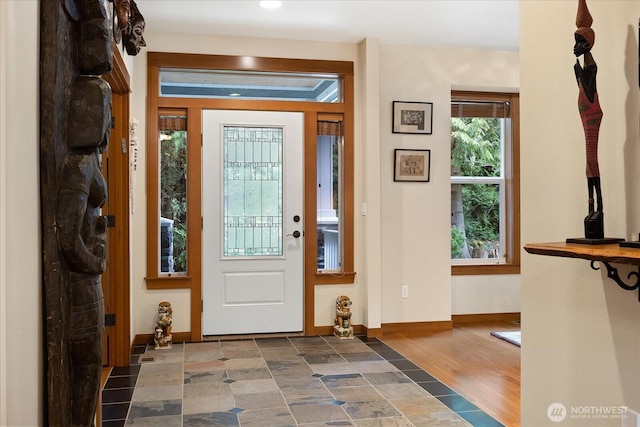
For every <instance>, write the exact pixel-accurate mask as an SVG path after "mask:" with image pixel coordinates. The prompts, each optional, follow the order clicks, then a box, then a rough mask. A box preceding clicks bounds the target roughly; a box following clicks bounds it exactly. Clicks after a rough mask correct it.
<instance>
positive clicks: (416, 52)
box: [132, 33, 519, 334]
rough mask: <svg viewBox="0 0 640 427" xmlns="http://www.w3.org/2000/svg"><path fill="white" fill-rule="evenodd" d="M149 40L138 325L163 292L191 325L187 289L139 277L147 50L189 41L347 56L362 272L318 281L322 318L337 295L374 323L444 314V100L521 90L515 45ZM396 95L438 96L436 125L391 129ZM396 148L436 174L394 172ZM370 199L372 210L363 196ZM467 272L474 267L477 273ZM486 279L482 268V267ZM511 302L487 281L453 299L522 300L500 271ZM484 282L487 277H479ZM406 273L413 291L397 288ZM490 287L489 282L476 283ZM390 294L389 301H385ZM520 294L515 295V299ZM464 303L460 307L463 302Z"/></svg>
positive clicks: (138, 96) (141, 90)
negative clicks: (454, 92)
mask: <svg viewBox="0 0 640 427" xmlns="http://www.w3.org/2000/svg"><path fill="white" fill-rule="evenodd" d="M145 39H146V40H147V45H148V46H147V48H146V49H144V50H143V51H141V53H140V54H139V55H138V56H137V57H136V58H135V60H134V75H133V80H134V93H133V105H132V116H133V117H135V118H136V119H138V120H139V121H140V124H139V126H138V129H139V132H138V133H139V143H140V155H139V160H138V170H137V172H136V175H137V177H136V185H135V190H134V191H135V213H134V225H133V233H134V237H133V242H134V248H133V249H134V262H133V269H134V271H133V277H134V279H133V283H132V287H133V301H134V302H135V318H134V331H135V334H148V333H150V330H151V327H152V324H153V323H152V321H153V316H154V313H155V310H156V307H157V304H158V302H159V301H161V300H163V299H167V300H169V301H171V302H172V304H173V307H174V331H176V332H179V331H188V330H190V324H189V319H190V307H189V291H185V290H182V291H156V290H154V291H150V290H147V289H146V286H145V283H144V276H145V271H144V268H145V267H144V266H145V259H146V248H145V241H146V226H145V214H146V213H145V210H146V206H145V202H144V194H145V185H146V184H145V178H144V176H145V156H144V146H145V143H146V142H145V136H144V129H145V104H144V102H145V92H146V52H153V51H166V52H191V53H211V54H223V55H257V56H271V57H293V58H311V59H331V60H346V61H353V62H354V63H355V70H356V94H355V95H356V135H355V143H356V147H355V152H356V164H355V174H356V178H355V205H356V209H355V212H356V218H355V239H356V254H355V263H356V272H357V276H356V284H355V285H336V286H317V287H316V289H315V301H316V303H315V324H316V326H327V325H331V324H332V323H333V317H334V316H333V307H334V305H333V302H334V301H335V297H336V295H340V294H343V293H344V294H347V295H349V296H350V297H351V298H352V300H353V301H354V305H353V306H352V310H353V312H354V316H353V318H352V321H353V322H354V323H355V324H364V325H366V326H368V327H369V328H379V327H380V325H381V323H395V322H422V321H443V320H444V321H448V320H450V318H451V310H452V287H451V276H450V267H449V256H450V250H449V247H450V243H449V221H450V202H449V200H450V183H449V158H450V154H449V103H450V91H451V89H452V88H454V89H471V88H475V89H482V90H498V89H500V90H516V91H517V88H518V86H519V81H518V78H519V75H518V54H517V52H496V51H473V50H460V49H429V48H414V47H402V46H385V45H380V44H379V42H378V41H377V40H375V39H365V40H363V41H362V42H361V43H359V44H352V43H323V42H303V41H290V40H271V39H252V38H238V37H211V36H197V35H184V34H157V33H156V34H145ZM393 100H405V101H410V100H415V101H430V102H433V103H434V134H433V135H430V136H416V135H398V134H392V133H391V128H390V124H391V103H392V101H393ZM394 148H431V149H432V179H431V182H430V183H428V184H418V183H403V184H400V183H394V182H393V179H392V171H393V163H392V153H393V149H394ZM363 203H366V204H367V214H366V216H365V215H361V214H360V212H361V206H362V204H363ZM470 280H472V279H470ZM483 280H487V279H486V278H483ZM501 280H502V281H503V283H505V284H504V286H503V287H502V288H501V290H502V291H504V292H507V293H508V294H509V302H508V303H506V304H502V303H501V302H496V301H495V300H494V298H493V297H492V296H490V295H488V292H480V294H481V295H483V296H484V299H483V298H481V299H480V302H482V301H485V302H486V303H482V304H480V305H479V306H477V307H475V308H474V305H473V301H478V299H472V298H474V297H473V296H470V295H471V294H469V293H465V292H456V293H455V294H454V295H455V296H456V299H458V298H459V299H460V301H459V303H457V304H458V305H459V306H460V307H464V309H463V310H471V311H470V312H472V313H478V312H486V311H484V310H492V311H493V312H507V311H518V309H519V306H518V303H517V301H518V300H519V278H518V276H509V278H501ZM483 283H484V282H483ZM402 284H406V285H409V288H410V291H409V294H410V297H409V298H408V299H404V300H403V299H401V298H400V286H401V285H402ZM480 286H482V289H487V290H491V289H493V287H492V285H484V284H482V285H480ZM381 301H384V304H383V303H382V302H381ZM514 301H515V302H514ZM466 313H469V312H465V313H459V314H466Z"/></svg>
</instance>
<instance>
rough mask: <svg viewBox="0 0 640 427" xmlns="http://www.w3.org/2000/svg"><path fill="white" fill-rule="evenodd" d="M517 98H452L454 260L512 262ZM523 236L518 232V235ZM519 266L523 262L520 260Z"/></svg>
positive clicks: (485, 95) (471, 94) (466, 94)
mask: <svg viewBox="0 0 640 427" xmlns="http://www.w3.org/2000/svg"><path fill="white" fill-rule="evenodd" d="M513 100H514V98H513V94H489V93H475V92H464V93H456V92H454V93H452V97H451V259H452V264H453V265H454V266H456V265H501V264H509V263H510V262H512V261H513V253H512V252H514V244H513V237H514V230H513V226H514V224H513V221H512V218H513V216H512V215H510V213H512V212H514V206H513V204H514V201H516V200H519V198H514V194H513V192H514V188H513V180H512V179H511V178H512V177H513V176H514V162H513V160H514V159H513V155H512V152H513V144H514V138H513V136H514V132H513V128H514V127H513V117H512V113H513V108H512V103H513ZM515 100H516V102H517V94H515ZM518 234H519V231H518ZM518 263H519V258H518Z"/></svg>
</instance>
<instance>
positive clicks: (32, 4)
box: [0, 0, 44, 426]
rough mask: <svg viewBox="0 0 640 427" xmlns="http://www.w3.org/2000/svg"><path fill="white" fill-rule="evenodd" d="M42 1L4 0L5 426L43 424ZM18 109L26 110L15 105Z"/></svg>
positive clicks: (0, 322)
mask: <svg viewBox="0 0 640 427" xmlns="http://www.w3.org/2000/svg"><path fill="white" fill-rule="evenodd" d="M39 24H40V20H39V10H38V2H36V1H34V0H31V1H17V0H15V1H0V425H3V426H4V425H7V426H9V425H10V426H36V425H42V412H43V409H42V408H43V403H42V387H43V375H44V374H43V363H44V362H43V346H42V340H43V336H42V333H43V331H42V326H41V325H42V316H41V310H42V304H41V297H40V294H41V280H40V272H41V268H40V262H41V261H40V260H41V249H40V232H39V231H40V206H39V200H40V193H39V187H38V183H39V175H38V173H39V166H38V156H39V154H38V117H39V115H38V61H39V57H38V49H37V46H38V44H39V40H38V34H39V32H38V28H39ZM16 107H19V108H16Z"/></svg>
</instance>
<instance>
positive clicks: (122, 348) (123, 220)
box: [104, 43, 131, 366]
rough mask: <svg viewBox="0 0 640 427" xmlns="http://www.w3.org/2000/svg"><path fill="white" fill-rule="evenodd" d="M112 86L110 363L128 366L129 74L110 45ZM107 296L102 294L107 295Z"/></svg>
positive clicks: (129, 320) (129, 350) (115, 48)
mask: <svg viewBox="0 0 640 427" xmlns="http://www.w3.org/2000/svg"><path fill="white" fill-rule="evenodd" d="M104 78H105V80H107V81H108V82H109V84H110V85H111V91H112V101H111V102H112V116H113V118H114V119H115V122H114V124H115V127H114V128H113V129H112V130H111V136H110V138H109V168H110V171H109V177H108V182H107V185H108V189H109V196H108V197H109V203H110V209H111V212H109V214H110V215H114V216H115V218H116V227H115V229H114V232H113V233H111V238H110V240H109V254H108V266H109V280H110V283H109V285H110V286H109V287H108V289H109V292H110V294H111V295H109V298H110V301H112V302H113V304H114V306H113V307H111V308H112V310H110V312H111V313H113V314H115V315H116V316H115V317H116V322H115V326H110V327H108V328H113V335H114V336H113V342H112V343H111V344H112V345H110V352H109V360H110V362H111V363H110V366H129V363H130V358H131V356H130V354H131V326H130V325H131V316H130V312H131V311H130V307H131V301H130V288H131V286H130V255H129V253H130V251H129V246H130V245H129V228H130V210H129V206H130V204H129V194H130V190H129V147H130V141H129V109H130V106H129V93H130V92H131V86H130V76H129V72H128V71H127V67H126V65H125V63H124V59H123V57H122V53H121V51H120V50H119V48H118V46H117V45H116V44H115V43H114V44H113V70H112V71H111V73H110V74H107V75H105V76H104ZM106 297H107V296H105V298H106Z"/></svg>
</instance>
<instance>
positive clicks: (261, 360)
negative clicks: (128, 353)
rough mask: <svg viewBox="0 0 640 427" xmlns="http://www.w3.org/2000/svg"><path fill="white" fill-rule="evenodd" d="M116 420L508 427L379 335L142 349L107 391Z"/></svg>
mask: <svg viewBox="0 0 640 427" xmlns="http://www.w3.org/2000/svg"><path fill="white" fill-rule="evenodd" d="M102 419H103V422H102V425H103V426H104V427H111V426H114V427H115V426H163V427H173V426H176V427H178V426H184V427H191V426H239V427H240V426H241V427H253V426H256V427H276V426H307V427H317V426H361V427H387V426H389V427H391V426H396V427H405V426H416V427H422V426H425V427H427V426H429V427H432V426H434V427H435V426H481V427H494V426H502V424H500V423H499V422H497V421H496V420H495V419H493V418H491V417H490V416H489V415H487V414H486V413H484V412H482V411H481V410H480V409H478V407H476V406H475V405H474V404H472V403H471V402H469V401H468V400H467V399H465V398H464V397H462V396H460V395H459V394H457V393H456V392H455V391H453V390H451V389H450V388H449V387H447V386H446V385H444V384H442V383H441V382H440V381H438V380H437V379H436V378H434V377H432V376H431V375H429V374H428V373H427V372H425V371H423V370H422V369H420V368H419V367H418V366H416V365H414V364H413V363H412V362H411V361H409V360H407V359H406V358H404V357H403V356H402V355H401V354H399V353H397V352H396V351H394V350H393V349H392V348H391V347H389V346H387V345H386V344H384V343H383V342H381V341H379V340H378V339H375V338H373V339H371V338H369V339H367V338H365V337H360V338H355V339H353V340H340V339H338V338H336V337H333V336H322V337H319V336H318V337H288V338H256V339H241V340H220V341H208V342H202V343H191V344H190V343H186V344H174V345H173V348H172V349H169V350H155V349H154V348H153V346H151V345H150V346H148V347H145V346H139V347H135V348H134V350H133V356H132V364H131V366H129V367H126V368H114V369H113V371H112V372H111V374H110V376H109V378H108V380H107V383H106V384H105V388H104V391H103V405H102Z"/></svg>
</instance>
